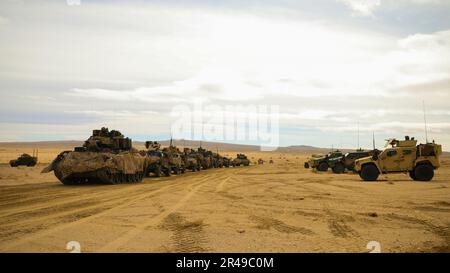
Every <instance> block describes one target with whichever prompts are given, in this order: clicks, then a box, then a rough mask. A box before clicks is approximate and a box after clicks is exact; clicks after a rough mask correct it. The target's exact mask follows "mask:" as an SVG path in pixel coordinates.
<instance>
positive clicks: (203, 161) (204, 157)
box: [197, 147, 213, 170]
mask: <svg viewBox="0 0 450 273" xmlns="http://www.w3.org/2000/svg"><path fill="white" fill-rule="evenodd" d="M197 153H198V155H199V160H200V165H201V166H202V168H203V169H204V170H206V169H209V168H212V167H213V160H212V152H211V151H207V150H206V149H204V148H202V147H199V148H198V150H197Z"/></svg>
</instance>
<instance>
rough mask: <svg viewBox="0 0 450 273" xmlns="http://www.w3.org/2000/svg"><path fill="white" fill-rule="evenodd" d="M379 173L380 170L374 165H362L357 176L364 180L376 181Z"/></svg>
mask: <svg viewBox="0 0 450 273" xmlns="http://www.w3.org/2000/svg"><path fill="white" fill-rule="evenodd" d="M379 175H380V172H379V171H378V169H377V167H375V165H372V164H370V165H364V166H363V167H362V170H361V172H360V173H359V176H360V177H361V178H362V179H363V180H364V181H376V180H377V179H378V176H379Z"/></svg>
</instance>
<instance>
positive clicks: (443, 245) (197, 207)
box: [0, 155, 450, 252]
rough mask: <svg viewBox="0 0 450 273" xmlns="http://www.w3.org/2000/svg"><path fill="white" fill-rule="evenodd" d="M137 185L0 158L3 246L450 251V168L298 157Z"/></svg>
mask: <svg viewBox="0 0 450 273" xmlns="http://www.w3.org/2000/svg"><path fill="white" fill-rule="evenodd" d="M274 158H275V161H276V162H275V164H274V165H267V164H265V165H261V166H250V167H239V168H229V169H228V168H223V169H213V170H207V171H201V172H199V173H187V174H185V175H182V176H173V177H170V178H146V179H145V180H144V182H143V183H140V184H133V185H114V186H109V185H105V186H103V185H85V186H64V185H62V184H60V183H59V182H58V181H57V180H56V178H54V176H53V175H51V174H48V175H40V174H39V171H40V170H41V169H42V167H43V165H41V166H38V167H36V168H28V169H27V168H19V169H11V168H9V166H7V165H5V164H3V165H0V251H1V252H30V251H31V252H68V250H67V249H66V244H67V243H68V242H69V241H77V242H79V243H80V246H81V251H82V252H117V251H118V252H203V251H207V252H350V251H351V252H367V251H368V250H367V249H366V245H367V243H368V242H369V241H378V242H380V244H381V251H382V252H405V251H406V252H442V251H446V252H448V251H450V230H449V227H450V179H449V177H450V166H449V163H448V162H447V161H444V167H443V168H442V169H440V170H439V171H438V172H437V174H436V178H435V180H434V181H433V182H431V183H417V182H412V181H411V180H410V179H409V178H408V177H407V176H406V175H403V174H399V175H392V176H389V178H388V179H386V177H384V176H383V177H382V181H379V182H377V183H364V182H361V181H360V179H359V177H358V176H357V175H352V174H343V175H335V174H332V173H325V174H318V173H314V172H312V171H311V170H305V169H303V167H302V163H303V160H304V158H303V157H301V156H294V155H292V156H286V158H283V159H278V157H275V156H274Z"/></svg>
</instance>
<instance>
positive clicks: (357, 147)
mask: <svg viewBox="0 0 450 273" xmlns="http://www.w3.org/2000/svg"><path fill="white" fill-rule="evenodd" d="M357 127H358V147H356V149H360V147H359V121H358V124H357Z"/></svg>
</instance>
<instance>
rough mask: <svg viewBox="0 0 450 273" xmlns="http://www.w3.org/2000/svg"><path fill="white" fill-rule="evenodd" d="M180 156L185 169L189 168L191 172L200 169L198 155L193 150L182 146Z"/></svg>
mask: <svg viewBox="0 0 450 273" xmlns="http://www.w3.org/2000/svg"><path fill="white" fill-rule="evenodd" d="M182 158H183V160H184V166H185V168H186V169H187V170H191V171H193V172H196V171H200V170H201V165H200V163H199V161H198V155H197V153H196V152H195V151H194V150H192V149H189V148H184V153H183V156H182Z"/></svg>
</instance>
